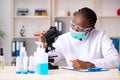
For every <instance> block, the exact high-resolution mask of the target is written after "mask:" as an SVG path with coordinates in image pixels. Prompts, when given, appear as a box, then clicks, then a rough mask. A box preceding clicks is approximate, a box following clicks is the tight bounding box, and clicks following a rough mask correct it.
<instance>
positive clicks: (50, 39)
mask: <svg viewBox="0 0 120 80" xmlns="http://www.w3.org/2000/svg"><path fill="white" fill-rule="evenodd" d="M57 37H58V31H57V29H56V27H53V26H51V27H50V29H49V30H48V32H47V33H45V34H44V35H43V36H42V37H41V39H42V42H43V43H47V46H46V49H45V52H46V53H49V52H50V51H54V50H55V48H54V47H53V45H52V44H53V43H54V42H55V39H56V38H57ZM54 57H57V55H56V56H49V57H48V62H49V69H58V66H55V65H52V63H54Z"/></svg>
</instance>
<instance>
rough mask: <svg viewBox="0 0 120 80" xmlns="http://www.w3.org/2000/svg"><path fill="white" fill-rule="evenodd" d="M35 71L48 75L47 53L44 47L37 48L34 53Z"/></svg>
mask: <svg viewBox="0 0 120 80" xmlns="http://www.w3.org/2000/svg"><path fill="white" fill-rule="evenodd" d="M35 58H36V72H37V73H38V74H39V75H48V54H47V53H45V49H44V48H38V49H37V52H36V54H35Z"/></svg>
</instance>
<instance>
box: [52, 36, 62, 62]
mask: <svg viewBox="0 0 120 80" xmlns="http://www.w3.org/2000/svg"><path fill="white" fill-rule="evenodd" d="M53 46H54V47H55V51H54V52H53V53H52V55H57V57H55V58H54V60H55V61H54V64H56V63H57V62H59V61H60V60H61V59H62V58H64V56H63V54H62V53H63V52H62V46H63V44H62V41H61V37H58V39H57V40H56V41H55V43H54V44H53Z"/></svg>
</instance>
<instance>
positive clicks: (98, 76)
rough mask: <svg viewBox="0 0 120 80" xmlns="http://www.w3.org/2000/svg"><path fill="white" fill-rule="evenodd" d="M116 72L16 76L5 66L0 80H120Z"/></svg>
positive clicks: (66, 71) (62, 71) (50, 73)
mask: <svg viewBox="0 0 120 80" xmlns="http://www.w3.org/2000/svg"><path fill="white" fill-rule="evenodd" d="M117 73H118V70H117V68H116V69H110V70H109V71H104V72H77V71H70V70H64V69H59V70H49V75H47V76H42V75H38V74H16V73H15V67H11V66H7V67H5V68H4V70H3V71H2V72H0V80H120V75H117Z"/></svg>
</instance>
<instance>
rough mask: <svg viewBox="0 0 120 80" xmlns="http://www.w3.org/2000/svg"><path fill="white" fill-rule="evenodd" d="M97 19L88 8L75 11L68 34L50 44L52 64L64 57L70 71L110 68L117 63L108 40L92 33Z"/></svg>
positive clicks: (119, 62)
mask: <svg viewBox="0 0 120 80" xmlns="http://www.w3.org/2000/svg"><path fill="white" fill-rule="evenodd" d="M96 21H97V16H96V14H95V12H94V11H93V10H91V9H90V8H87V7H85V8H82V9H79V10H78V11H77V12H76V13H75V14H74V18H73V20H72V23H71V26H70V31H69V32H68V33H65V34H63V35H61V36H59V37H58V39H57V40H56V42H55V43H54V47H55V48H56V50H55V51H56V52H55V54H57V55H58V57H57V58H55V61H56V62H58V61H59V60H60V59H62V58H65V59H66V61H67V64H68V65H69V66H73V68H74V69H87V68H94V67H100V68H114V67H117V66H118V65H119V64H120V55H119V54H118V53H117V50H116V49H115V47H114V45H113V43H112V41H111V39H110V38H109V37H108V36H107V35H106V34H105V32H104V31H103V30H96V29H95V23H96Z"/></svg>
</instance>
